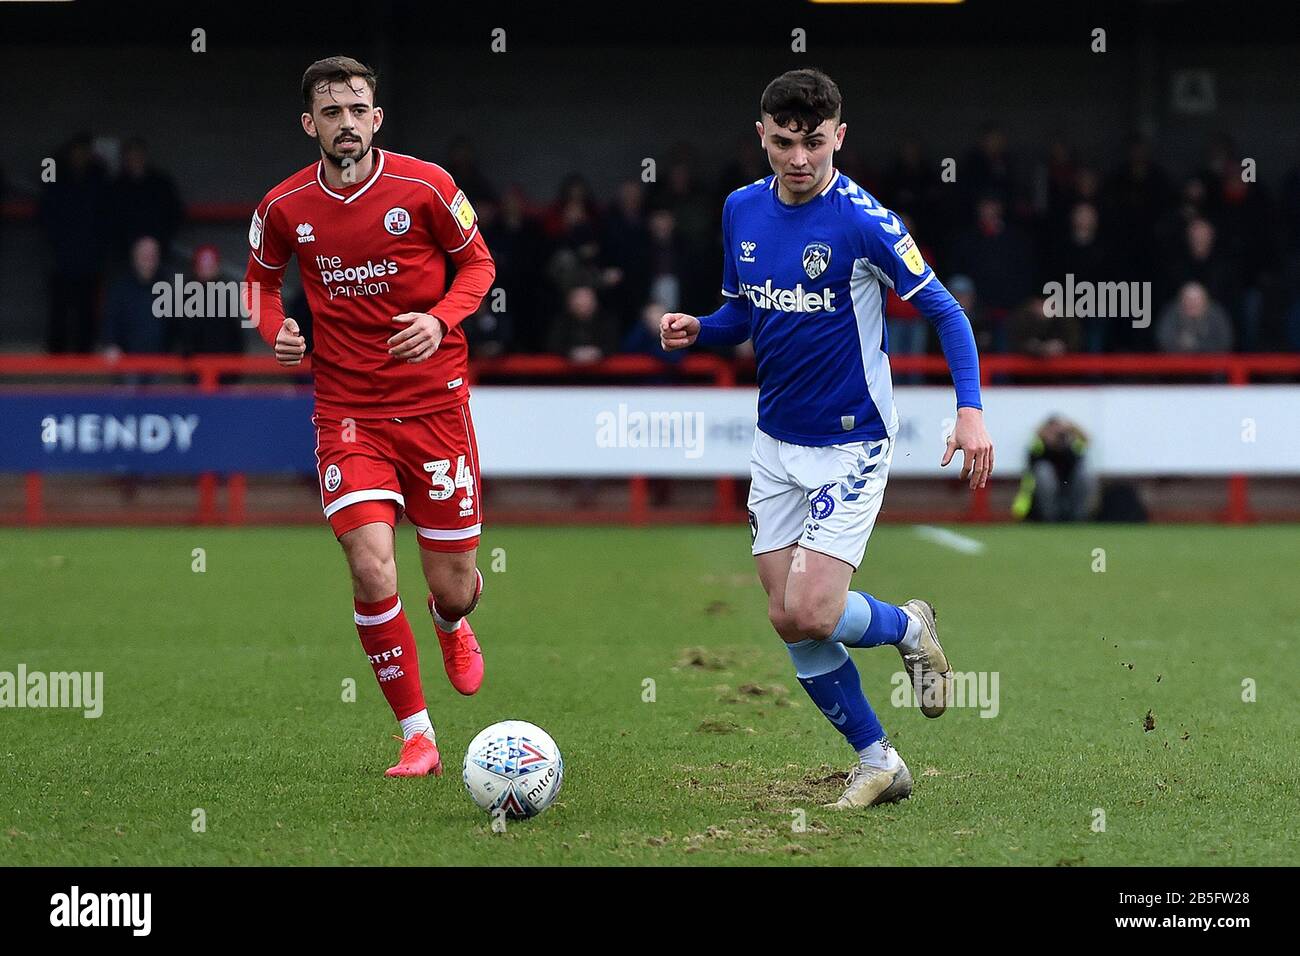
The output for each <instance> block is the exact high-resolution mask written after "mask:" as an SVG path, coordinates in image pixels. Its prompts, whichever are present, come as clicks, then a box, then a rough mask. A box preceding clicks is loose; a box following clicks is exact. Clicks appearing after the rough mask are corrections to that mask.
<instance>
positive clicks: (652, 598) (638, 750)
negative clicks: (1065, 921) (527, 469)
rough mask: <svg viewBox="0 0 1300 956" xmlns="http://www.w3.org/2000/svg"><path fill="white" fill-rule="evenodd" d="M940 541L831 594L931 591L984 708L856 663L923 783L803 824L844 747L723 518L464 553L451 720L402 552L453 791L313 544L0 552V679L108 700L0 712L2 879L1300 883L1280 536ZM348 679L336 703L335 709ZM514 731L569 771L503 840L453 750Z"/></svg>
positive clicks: (50, 538)
mask: <svg viewBox="0 0 1300 956" xmlns="http://www.w3.org/2000/svg"><path fill="white" fill-rule="evenodd" d="M962 531H963V533H965V534H968V535H970V536H971V537H974V538H975V539H977V540H979V541H981V542H983V544H984V545H985V546H986V548H985V550H984V552H983V553H982V554H979V555H968V554H962V553H958V552H957V551H953V550H950V549H947V548H944V547H942V546H940V545H938V544H936V543H934V542H932V541H929V540H925V539H923V538H921V537H920V536H918V535H917V534H916V533H915V530H914V529H912V528H909V527H904V526H887V525H886V526H882V527H880V528H878V529H877V530H876V532H875V535H874V537H873V539H872V542H871V546H870V550H869V551H868V555H867V559H866V562H865V564H864V566H863V568H862V570H861V571H860V572H859V573H858V575H857V577H856V578H855V584H856V586H858V587H861V588H864V589H866V590H868V591H871V592H873V593H875V594H878V595H880V596H881V597H884V598H886V599H892V600H902V599H904V598H907V597H912V596H921V597H927V598H929V599H931V600H932V601H933V602H934V603H935V605H936V606H937V608H938V612H939V626H940V635H941V637H942V639H943V641H944V644H945V647H946V649H947V650H948V653H949V655H950V659H951V660H952V663H953V666H954V668H955V670H957V671H958V672H987V673H990V674H991V673H993V672H996V673H997V675H998V691H999V699H998V712H997V715H996V716H992V717H982V716H981V715H980V710H979V708H978V707H966V708H955V709H952V710H950V711H949V712H948V713H947V714H946V715H944V716H943V717H942V718H940V719H938V720H933V721H931V720H926V719H925V718H923V717H922V716H921V715H920V713H919V711H916V710H914V709H905V708H901V707H895V706H893V705H892V704H891V694H892V692H893V686H892V685H891V683H890V680H891V676H892V675H893V674H895V673H896V672H898V671H899V670H900V669H901V668H900V661H899V658H898V655H897V653H896V652H895V651H894V649H892V648H888V647H883V648H876V649H870V650H858V651H854V652H853V653H854V659H855V660H856V662H857V664H858V667H859V669H860V671H861V673H862V677H863V686H864V688H865V690H866V692H867V695H868V697H869V698H870V699H871V701H872V703H873V705H874V706H875V708H876V710H877V712H878V714H879V715H880V717H881V720H882V722H883V723H884V725H885V729H886V730H887V731H888V732H889V734H890V736H891V737H892V739H893V741H894V743H895V744H896V746H897V747H898V748H899V751H900V753H901V754H902V755H903V757H904V758H905V759H906V760H907V762H908V764H909V766H910V767H911V769H912V772H913V775H914V776H915V778H916V789H915V791H914V794H913V797H912V799H910V800H908V801H906V802H904V803H902V804H899V805H897V806H893V807H888V808H876V809H872V810H865V811H861V812H854V813H848V814H840V813H836V812H833V811H829V810H824V809H822V808H821V804H823V803H824V802H825V801H827V800H831V799H833V798H834V797H835V796H837V794H838V790H839V781H840V777H841V776H842V773H843V771H844V770H845V769H846V768H847V767H848V766H849V765H850V763H851V760H852V754H851V753H850V752H849V750H848V748H847V747H846V746H845V745H844V743H843V741H842V740H841V739H840V737H839V736H838V735H837V734H836V733H834V732H833V730H832V728H831V727H830V726H829V725H828V724H827V723H826V721H825V720H824V719H823V718H822V716H821V715H820V714H819V713H818V712H817V710H816V709H815V708H814V707H813V706H812V704H811V702H809V701H808V700H807V698H806V697H805V696H804V695H803V693H802V691H801V690H800V689H799V687H798V685H797V683H796V682H795V680H794V677H793V673H792V671H791V667H790V663H789V659H788V657H787V656H786V654H785V652H784V650H783V649H782V646H781V644H780V642H779V640H778V639H777V638H776V636H775V635H774V634H773V633H772V632H771V630H770V628H769V627H768V624H767V621H766V615H765V611H764V599H763V595H762V592H761V591H760V589H759V587H758V584H757V581H756V580H755V577H754V574H753V570H752V562H751V559H750V557H749V554H748V543H749V538H748V533H747V529H746V528H744V527H743V526H742V527H737V528H701V527H674V528H657V529H652V530H633V529H613V528H611V529H591V528H571V529H547V528H518V527H491V528H489V531H488V534H487V536H486V537H485V539H484V542H483V547H482V549H481V550H480V562H479V563H480V566H481V567H482V569H483V571H484V574H485V577H486V579H487V588H486V591H485V594H484V597H483V601H482V604H481V605H480V607H479V609H478V611H477V612H476V614H475V617H474V621H475V624H476V629H477V630H478V632H479V634H480V635H481V638H482V641H483V645H484V653H485V656H486V662H487V680H486V682H485V684H484V687H483V690H482V691H481V692H480V693H479V695H478V696H477V697H475V698H472V699H465V698H461V697H459V696H458V695H457V694H456V693H455V692H454V691H452V689H451V687H450V686H449V685H448V683H447V681H446V678H445V676H444V675H443V673H442V668H441V660H440V658H439V656H438V653H437V645H436V643H435V641H434V638H433V635H432V629H431V625H430V624H429V622H428V619H427V615H426V614H425V611H424V590H423V582H422V581H421V580H420V578H419V569H418V564H417V559H416V545H415V542H414V540H413V537H412V533H411V529H410V528H409V527H408V526H405V525H403V526H401V527H400V528H399V566H400V570H401V573H402V577H403V580H402V586H401V590H402V595H403V600H404V603H405V605H406V607H407V613H408V615H409V617H410V619H411V622H412V625H413V627H414V628H415V630H416V633H417V635H419V636H421V637H422V641H421V649H422V651H423V674H424V684H425V690H426V694H427V696H428V700H429V706H430V711H431V713H432V715H433V717H434V721H435V724H436V726H437V729H438V741H439V744H440V747H441V749H442V752H443V755H444V761H445V765H446V768H447V771H446V775H445V776H443V777H442V778H441V779H426V780H388V779H385V778H384V777H383V775H382V774H383V770H384V768H385V767H386V766H388V764H389V763H390V762H391V760H392V758H393V757H394V756H395V754H396V748H397V744H396V741H394V740H393V739H392V738H391V737H390V734H391V733H392V732H393V731H394V730H395V724H394V723H393V721H392V719H391V716H390V713H389V711H388V709H387V707H386V705H385V704H384V701H383V699H382V697H381V696H380V694H379V691H378V689H377V687H376V686H375V683H374V679H373V676H372V673H371V670H370V667H369V666H368V665H367V663H366V660H365V658H364V656H363V655H362V653H361V650H360V646H359V643H358V641H357V636H356V632H355V629H354V627H353V625H352V619H351V612H352V604H351V596H350V593H349V586H348V578H347V572H346V569H345V567H344V564H343V561H342V557H341V553H340V552H339V549H338V546H337V545H336V544H335V543H334V541H333V540H332V539H331V537H330V534H329V532H328V530H327V529H325V528H324V527H321V528H303V529H250V530H227V529H222V530H213V529H204V528H173V529H123V530H102V529H79V530H42V531H26V530H7V531H3V532H0V671H9V672H14V671H16V669H17V667H18V665H19V664H25V665H26V667H27V669H28V671H29V672H30V671H67V670H78V671H102V672H103V673H104V713H103V715H102V716H101V717H100V718H98V719H86V718H85V717H83V716H82V715H81V714H80V713H79V712H73V711H68V710H52V709H47V710H33V709H21V710H19V709H7V708H6V709H0V761H2V763H0V860H2V861H3V863H5V864H10V865H14V864H109V865H112V864H135V865H148V864H199V865H202V864H763V865H781V864H831V863H833V864H866V865H896V864H995V865H996V864H1032V865H1106V864H1111V865H1113V864H1152V865H1166V864H1168V865H1188V864H1281V863H1290V862H1294V860H1295V859H1297V858H1300V830H1297V829H1296V828H1295V827H1294V826H1293V825H1292V823H1293V821H1294V815H1295V812H1296V806H1297V798H1296V791H1295V786H1296V781H1297V780H1300V747H1297V746H1296V726H1295V716H1296V700H1297V697H1296V694H1297V688H1300V660H1298V655H1297V654H1296V653H1295V651H1296V635H1297V627H1298V625H1297V622H1298V621H1300V590H1298V589H1297V588H1296V587H1295V569H1296V568H1297V567H1300V531H1297V529H1295V528H1294V527H1258V528H1249V529H1229V528H1204V527H1110V526H1082V527H1070V528H1055V529H1053V528H1040V527H1034V528H1012V527H988V528H983V527H977V528H968V529H962ZM195 548H202V549H204V558H205V560H206V570H205V571H203V572H202V573H196V572H195V571H194V570H193V569H192V564H193V561H194V558H193V557H192V554H193V549H195ZM493 549H501V551H500V552H498V555H504V562H505V567H504V570H496V571H494V570H493V556H492V552H493ZM1095 549H1104V552H1105V571H1104V572H1098V571H1095V570H1094V565H1095V563H1096V561H1097V558H1096V557H1095V556H1094V551H1095ZM499 561H500V559H499V558H498V568H499V567H500V563H499ZM348 678H352V679H354V680H355V682H356V688H357V694H356V696H357V699H356V701H355V702H345V701H344V700H343V696H344V695H343V685H344V682H345V680H346V679H348ZM1248 679H1249V680H1250V681H1253V682H1254V684H1255V698H1256V699H1255V700H1253V701H1249V700H1243V694H1244V687H1245V686H1246V685H1245V684H1244V682H1247V680H1248ZM648 681H653V684H650V683H647V682H648ZM1246 696H1250V695H1249V694H1246ZM650 697H653V700H652V701H651V700H647V698H650ZM971 703H976V702H974V701H971ZM1148 714H1150V719H1151V721H1153V722H1154V726H1153V727H1151V728H1150V729H1147V728H1148V719H1147V718H1148ZM507 717H518V718H522V719H526V720H531V721H533V722H535V723H538V724H540V725H541V726H543V727H545V728H546V729H547V730H548V731H550V733H551V734H552V735H553V736H554V737H555V739H556V740H557V742H558V743H559V745H560V747H561V749H562V750H563V752H564V757H565V766H566V779H565V783H564V789H563V792H562V793H561V794H560V797H559V799H558V801H557V802H556V804H555V805H553V806H552V807H551V808H550V809H549V810H548V811H546V813H544V814H543V815H542V816H540V817H538V818H536V819H533V820H529V821H521V822H512V823H510V824H509V825H508V827H507V829H506V832H505V833H494V832H492V829H491V826H490V820H489V818H488V817H487V816H486V815H485V814H483V813H482V812H481V811H480V810H479V809H478V808H477V807H475V806H474V805H473V803H472V802H471V801H470V799H469V797H468V795H467V794H466V793H465V791H464V788H463V786H462V784H461V781H460V763H461V760H462V758H463V756H464V748H465V745H466V744H467V743H468V741H469V740H470V738H471V737H472V736H473V735H474V734H475V733H476V732H477V731H478V730H480V729H481V728H482V727H484V726H486V725H487V724H489V723H492V722H493V721H496V720H500V719H504V718H507ZM196 809H201V810H202V811H203V813H204V815H205V817H206V830H205V832H195V830H194V827H193V821H194V820H195V817H194V811H195V810H196ZM1098 811H1100V812H1103V813H1104V830H1100V829H1099V824H1100V822H1101V820H1102V818H1101V817H1100V816H1098ZM800 822H802V823H803V824H804V825H803V827H802V828H801V829H800V828H798V826H797V825H798V824H799V823H800Z"/></svg>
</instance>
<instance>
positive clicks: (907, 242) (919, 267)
mask: <svg viewBox="0 0 1300 956" xmlns="http://www.w3.org/2000/svg"><path fill="white" fill-rule="evenodd" d="M894 252H895V253H897V254H898V258H900V259H902V260H903V265H905V266H907V271H908V272H910V273H912V275H914V276H919V275H923V274H924V273H925V260H924V259H922V258H921V250H920V249H918V248H917V245H916V240H915V239H913V238H912V234H911V233H910V232H908V233H904V234H903V238H902V239H899V240H898V241H897V242H896V243H894Z"/></svg>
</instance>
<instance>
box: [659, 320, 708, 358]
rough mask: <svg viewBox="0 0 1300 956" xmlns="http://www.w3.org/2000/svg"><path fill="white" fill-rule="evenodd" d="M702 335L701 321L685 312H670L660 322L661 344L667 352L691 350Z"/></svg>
mask: <svg viewBox="0 0 1300 956" xmlns="http://www.w3.org/2000/svg"><path fill="white" fill-rule="evenodd" d="M699 334H700V320H699V319H697V318H696V317H695V316H693V315H687V314H686V313H685V312H668V313H665V315H664V317H663V318H662V319H660V320H659V344H660V345H662V346H663V350H664V351H665V352H672V351H673V350H675V349H685V348H690V347H691V346H692V345H694V344H695V339H696V338H697V337H698V336H699Z"/></svg>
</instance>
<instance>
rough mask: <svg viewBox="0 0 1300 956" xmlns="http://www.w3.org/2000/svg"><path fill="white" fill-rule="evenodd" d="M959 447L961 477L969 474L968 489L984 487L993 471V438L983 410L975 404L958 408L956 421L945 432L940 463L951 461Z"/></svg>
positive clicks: (945, 463) (963, 477)
mask: <svg viewBox="0 0 1300 956" xmlns="http://www.w3.org/2000/svg"><path fill="white" fill-rule="evenodd" d="M958 448H960V449H961V454H962V463H961V477H962V480H963V481H964V480H966V479H967V478H970V486H971V490H974V489H976V488H983V487H984V486H985V485H986V484H988V480H989V475H991V474H993V439H991V438H989V433H988V432H987V431H985V429H984V413H983V412H982V411H980V410H979V409H978V408H959V409H957V425H956V427H955V428H953V430H952V434H951V435H949V436H948V447H947V449H946V450H945V451H944V455H943V461H942V462H940V463H939V464H940V467H946V466H947V464H948V462H950V461H952V456H953V453H954V452H956V451H957V449H958Z"/></svg>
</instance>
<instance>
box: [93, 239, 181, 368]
mask: <svg viewBox="0 0 1300 956" xmlns="http://www.w3.org/2000/svg"><path fill="white" fill-rule="evenodd" d="M161 266H162V246H161V245H160V244H159V242H158V240H157V239H155V238H154V237H153V236H141V237H140V238H138V239H136V241H135V242H134V243H132V245H131V269H130V272H128V273H127V274H126V275H124V276H122V277H121V278H120V279H118V280H117V281H116V282H114V283H113V285H112V286H110V287H109V290H108V297H107V300H106V302H105V305H104V351H105V353H106V354H107V355H108V356H109V357H110V358H116V357H117V356H120V355H123V354H128V355H130V354H136V355H154V354H158V353H161V352H165V351H167V348H168V345H169V344H170V342H169V341H168V339H169V338H170V335H169V334H168V333H169V328H168V325H169V323H168V321H167V320H166V319H164V318H160V317H158V316H156V315H154V300H155V295H154V291H153V286H154V283H155V282H157V281H158V280H159V275H160V271H161Z"/></svg>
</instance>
